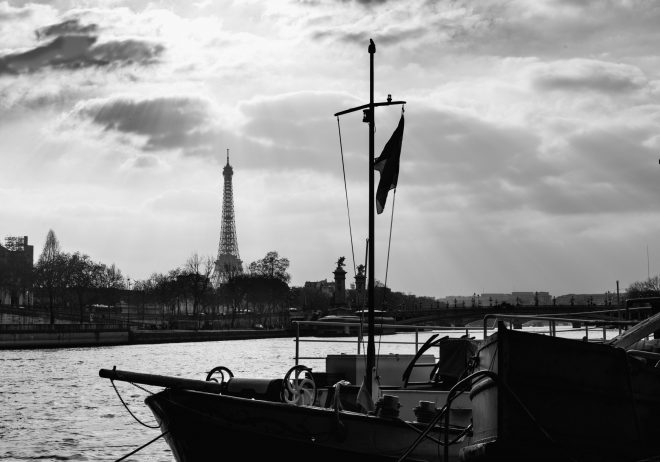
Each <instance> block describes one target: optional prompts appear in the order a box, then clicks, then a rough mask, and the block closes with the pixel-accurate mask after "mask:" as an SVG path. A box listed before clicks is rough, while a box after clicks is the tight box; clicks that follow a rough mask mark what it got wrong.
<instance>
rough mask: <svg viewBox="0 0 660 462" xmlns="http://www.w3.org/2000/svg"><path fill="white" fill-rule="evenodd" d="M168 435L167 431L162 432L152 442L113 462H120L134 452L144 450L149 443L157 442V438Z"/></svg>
mask: <svg viewBox="0 0 660 462" xmlns="http://www.w3.org/2000/svg"><path fill="white" fill-rule="evenodd" d="M168 433H169V430H167V431H164V432H163V433H161V434H160V435H158V436H157V437H155V438H154V439H153V440H151V441H149V442H148V443H145V444H143V445H142V446H140V447H139V448H137V449H135V450H134V451H131V452H129V453H128V454H126V455H125V456H123V457H120V458H119V459H117V460H115V462H120V461H122V460H124V459H126V458H127V457H129V456H132V455H133V454H135V453H136V452H138V451H141V450H142V449H144V448H146V447H147V446H149V445H150V444H151V443H153V442H154V441H156V440H158V439H159V438H162V437H163V436H165V435H167V434H168Z"/></svg>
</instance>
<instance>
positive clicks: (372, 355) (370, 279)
mask: <svg viewBox="0 0 660 462" xmlns="http://www.w3.org/2000/svg"><path fill="white" fill-rule="evenodd" d="M375 54H376V45H375V44H374V41H373V40H371V39H369V113H368V114H369V116H368V117H369V119H368V120H369V263H368V264H367V266H368V267H369V268H368V273H369V274H368V276H367V310H368V311H367V333H368V337H367V371H366V372H367V374H366V379H365V381H366V382H367V383H366V389H367V391H368V392H369V396H372V389H371V388H372V387H371V385H372V383H373V370H374V367H375V365H376V346H375V341H374V249H375V248H376V242H375V240H374V220H375V218H374V201H375V197H374V189H375V188H374V118H375V116H376V114H374V55H375Z"/></svg>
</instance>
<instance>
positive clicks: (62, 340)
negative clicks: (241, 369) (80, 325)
mask: <svg viewBox="0 0 660 462" xmlns="http://www.w3.org/2000/svg"><path fill="white" fill-rule="evenodd" d="M58 327H59V328H57V329H52V330H45V329H43V328H41V329H20V330H0V350H15V349H37V348H72V347H99V346H112V345H137V344H152V343H153V344H156V343H181V342H214V341H223V340H244V339H262V338H281V337H289V336H291V335H292V334H291V332H290V331H288V330H286V329H269V330H267V329H263V330H259V329H224V330H184V329H162V330H142V329H131V330H130V331H129V330H126V329H94V330H92V329H86V330H80V329H63V328H62V326H61V325H58Z"/></svg>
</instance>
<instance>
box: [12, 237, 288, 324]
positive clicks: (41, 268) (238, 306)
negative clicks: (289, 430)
mask: <svg viewBox="0 0 660 462" xmlns="http://www.w3.org/2000/svg"><path fill="white" fill-rule="evenodd" d="M214 265H215V262H214V260H213V259H212V258H211V257H201V256H199V255H198V254H197V253H193V254H192V255H191V256H190V257H189V258H188V260H187V261H186V262H185V264H184V265H182V266H181V267H179V268H175V269H173V270H170V271H169V272H167V273H153V274H152V275H151V276H150V277H149V278H147V279H144V280H134V281H131V280H130V278H127V277H125V276H124V275H123V274H122V272H121V271H120V270H119V269H118V268H117V267H116V266H115V265H114V264H112V265H106V264H103V263H100V262H95V261H93V260H92V259H91V258H90V257H89V256H88V255H86V254H83V253H80V252H74V253H66V252H63V251H62V250H61V248H60V244H59V241H58V239H57V237H56V236H55V233H54V232H53V230H50V231H49V232H48V235H47V236H46V242H45V244H44V247H43V250H42V252H41V254H40V255H39V258H38V261H37V263H36V265H35V266H34V269H33V271H32V274H31V275H29V278H28V277H26V278H25V280H27V279H29V280H30V283H31V285H32V286H33V287H34V288H35V292H36V293H37V300H36V302H37V304H41V305H46V306H47V307H48V311H49V316H50V322H51V324H52V323H54V322H55V317H56V314H59V313H61V312H62V309H63V308H65V309H66V310H67V311H68V313H69V314H70V313H71V311H72V310H73V309H75V310H76V311H77V314H78V316H79V320H80V322H81V323H83V322H85V321H86V320H89V308H91V307H92V306H104V307H113V306H116V305H117V304H118V303H119V302H120V299H121V298H122V297H123V298H124V299H126V298H129V299H131V298H132V300H130V301H132V303H133V304H134V305H136V306H137V308H138V309H142V310H143V311H142V313H143V315H142V316H143V319H144V312H145V311H147V310H148V309H147V307H148V306H149V307H150V308H151V309H150V310H149V311H150V313H151V315H154V307H156V312H157V314H158V316H159V318H160V320H161V321H162V320H166V319H171V318H176V317H182V316H187V317H191V318H192V319H194V320H197V321H199V320H204V319H213V318H217V317H218V316H222V317H223V318H226V322H225V325H227V327H234V326H235V324H236V321H237V319H238V318H239V317H245V316H244V315H245V313H249V314H250V319H251V320H253V321H254V322H255V323H259V324H263V325H265V326H268V327H275V326H282V325H284V323H285V322H286V319H287V317H288V307H289V301H290V289H289V285H288V282H289V281H290V279H291V276H290V275H289V274H288V273H287V269H288V267H289V260H288V259H287V258H284V257H280V256H279V254H278V253H277V252H275V251H271V252H268V253H267V254H266V256H265V257H264V258H263V259H261V260H257V261H255V262H252V263H250V264H249V265H248V267H247V270H248V271H247V272H246V273H244V274H243V273H240V274H235V275H233V276H232V277H231V278H230V279H229V281H227V282H226V283H224V284H221V285H220V286H219V287H214V286H213V284H212V274H213V270H214ZM126 291H129V293H128V294H127V293H126ZM124 301H126V300H124ZM56 311H57V313H56Z"/></svg>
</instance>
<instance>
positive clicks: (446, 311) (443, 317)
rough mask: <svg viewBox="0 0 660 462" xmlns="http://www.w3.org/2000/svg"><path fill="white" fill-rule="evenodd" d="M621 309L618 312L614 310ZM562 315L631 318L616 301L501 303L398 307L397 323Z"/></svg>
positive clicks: (449, 323) (462, 323) (460, 323)
mask: <svg viewBox="0 0 660 462" xmlns="http://www.w3.org/2000/svg"><path fill="white" fill-rule="evenodd" d="M613 310H618V313H616V312H613ZM493 314H501V315H525V316H561V317H568V318H571V317H575V318H580V319H585V318H589V317H591V318H603V317H611V318H612V320H617V319H621V320H623V319H628V315H629V314H628V313H627V310H626V308H625V307H623V306H621V307H617V306H616V305H607V306H605V305H539V306H536V305H517V306H514V305H499V306H473V307H446V308H436V309H432V310H414V311H397V312H395V313H394V318H395V319H396V323H397V324H420V325H423V324H432V325H437V326H445V325H446V326H465V325H467V324H471V323H474V322H477V321H483V319H484V317H485V316H486V315H493Z"/></svg>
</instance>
